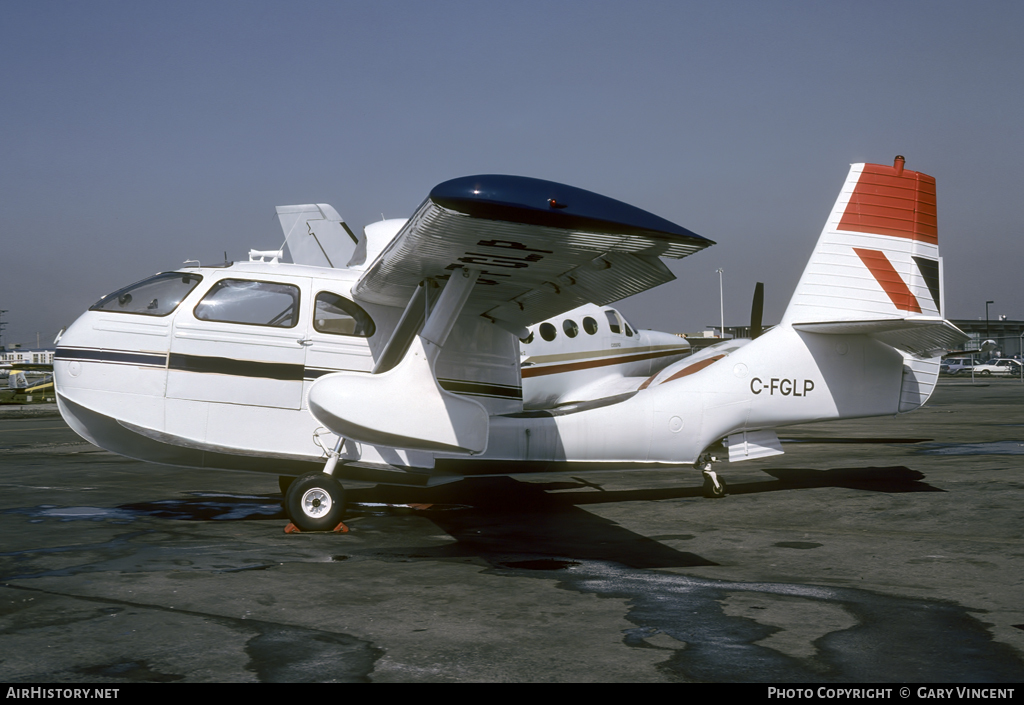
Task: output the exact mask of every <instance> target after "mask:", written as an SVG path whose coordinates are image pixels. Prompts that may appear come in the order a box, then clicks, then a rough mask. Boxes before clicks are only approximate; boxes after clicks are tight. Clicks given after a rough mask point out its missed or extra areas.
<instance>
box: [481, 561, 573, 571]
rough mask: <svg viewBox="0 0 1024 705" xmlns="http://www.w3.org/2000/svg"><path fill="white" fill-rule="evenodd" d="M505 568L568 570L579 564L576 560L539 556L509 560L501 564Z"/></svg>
mask: <svg viewBox="0 0 1024 705" xmlns="http://www.w3.org/2000/svg"><path fill="white" fill-rule="evenodd" d="M499 565H501V566H504V567H505V568H520V569H522V570H566V569H567V568H574V567H576V566H578V565H579V563H577V562H576V561H562V560H557V559H555V558H537V559H534V560H525V561H508V562H506V563H501V564H499Z"/></svg>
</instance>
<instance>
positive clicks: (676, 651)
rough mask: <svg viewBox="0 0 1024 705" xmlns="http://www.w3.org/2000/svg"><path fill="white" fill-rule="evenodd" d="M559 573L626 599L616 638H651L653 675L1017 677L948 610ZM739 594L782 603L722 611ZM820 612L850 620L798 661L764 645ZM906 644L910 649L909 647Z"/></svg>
mask: <svg viewBox="0 0 1024 705" xmlns="http://www.w3.org/2000/svg"><path fill="white" fill-rule="evenodd" d="M520 574H521V573H520ZM557 575H558V576H559V577H558V580H559V585H560V587H562V588H563V589H568V590H576V591H579V592H581V593H590V594H596V595H600V596H604V597H615V598H620V599H626V600H628V602H629V605H630V608H629V611H628V613H627V614H626V619H627V620H628V621H630V622H632V623H633V624H635V625H637V626H636V628H635V629H630V630H627V631H626V632H624V633H623V643H625V644H626V645H628V646H633V647H637V648H651V647H652V644H651V637H652V636H653V635H658V637H659V639H657V640H656V643H655V644H654V645H653V646H655V648H658V649H661V650H664V651H666V655H667V658H666V660H665V661H663V662H662V663H661V664H660V665H659V666H658V668H659V670H661V671H662V672H663V673H664V674H665V675H666V676H667V677H669V678H670V679H672V680H675V681H680V682H692V681H710V682H732V683H736V682H740V683H742V682H766V681H781V682H785V681H789V682H807V683H811V682H881V681H886V682H889V681H893V682H895V681H901V680H906V681H928V680H934V681H940V680H941V681H942V682H957V681H992V682H1011V681H1019V680H1020V679H1021V678H1022V677H1024V663H1022V662H1021V660H1020V657H1019V656H1018V655H1017V653H1016V652H1015V651H1014V650H1013V649H1012V648H1011V647H1009V646H1007V645H1006V644H1002V643H997V642H994V641H993V640H992V637H991V635H990V634H989V633H988V631H987V630H986V629H985V627H984V625H982V623H981V622H979V621H978V620H977V619H975V618H974V617H973V616H972V615H971V614H969V613H968V610H966V609H965V608H963V607H960V606H959V605H955V604H950V603H944V602H938V601H927V600H917V599H910V598H900V597H892V596H887V595H878V594H875V593H871V592H868V591H864V590H857V589H851V588H823V587H817V586H813V585H796V584H784V583H731V582H726V581H716V580H703V579H696V578H689V577H686V576H680V575H669V574H665V573H661V572H659V571H636V570H629V569H624V568H622V567H620V566H611V565H604V566H602V565H597V564H593V563H586V564H584V565H581V566H580V567H578V568H576V569H574V570H572V571H565V572H562V573H558V574H557ZM737 594H741V595H742V594H748V595H751V596H752V598H753V597H757V599H760V600H764V599H766V598H768V599H770V598H771V597H772V596H778V597H782V598H785V600H786V601H787V603H788V604H786V605H785V609H784V610H777V611H776V612H775V614H774V615H772V617H771V621H770V622H769V621H767V620H762V619H760V618H752V617H751V616H749V615H756V614H758V613H757V612H748V613H747V616H736V615H735V614H730V613H729V612H727V611H725V610H724V609H723V604H724V603H727V602H728V601H729V600H730V599H734V600H735V596H736V595H737ZM802 605H805V607H803V608H802ZM822 609H831V610H832V611H835V612H837V613H842V614H845V615H848V617H847V618H846V619H847V620H848V622H847V623H843V622H842V621H838V622H837V624H836V625H835V626H834V631H827V632H826V633H824V634H822V635H820V636H818V637H817V638H815V639H814V640H813V641H811V642H809V643H806V642H805V643H804V644H803V645H802V647H803V652H804V654H805V655H803V656H794V655H793V654H794V653H800V652H799V651H796V652H794V650H793V649H792V648H786V647H777V648H773V647H772V646H770V644H772V642H773V640H778V639H779V638H780V636H782V635H783V634H784V633H785V632H786V631H787V630H792V631H794V632H799V631H800V630H802V629H804V628H805V627H806V624H807V622H809V621H817V622H819V623H820V621H821V620H820V619H817V620H815V619H812V618H811V617H810V615H812V614H817V613H819V612H820V611H821V610H822ZM764 613H765V614H768V613H769V610H767V609H766V610H765V611H764ZM780 617H781V619H780ZM850 623H852V624H853V626H849V624H850ZM907 644H914V645H915V646H914V648H913V649H908V648H907ZM811 647H813V648H811Z"/></svg>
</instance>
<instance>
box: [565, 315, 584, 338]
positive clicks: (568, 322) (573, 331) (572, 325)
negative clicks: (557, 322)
mask: <svg viewBox="0 0 1024 705" xmlns="http://www.w3.org/2000/svg"><path fill="white" fill-rule="evenodd" d="M562 330H563V331H565V334H566V335H567V336H569V337H570V338H575V337H576V336H577V335H578V334H579V332H580V327H579V326H578V325H576V321H574V320H572V319H571V318H566V319H565V320H564V321H562Z"/></svg>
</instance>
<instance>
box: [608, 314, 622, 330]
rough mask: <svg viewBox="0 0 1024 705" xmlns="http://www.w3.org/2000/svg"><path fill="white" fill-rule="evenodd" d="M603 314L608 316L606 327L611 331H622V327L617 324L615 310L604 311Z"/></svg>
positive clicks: (617, 319)
mask: <svg viewBox="0 0 1024 705" xmlns="http://www.w3.org/2000/svg"><path fill="white" fill-rule="evenodd" d="M604 315H605V316H607V318H608V327H609V328H610V329H611V331H612V333H622V328H621V327H620V326H619V314H617V313H615V311H605V312H604Z"/></svg>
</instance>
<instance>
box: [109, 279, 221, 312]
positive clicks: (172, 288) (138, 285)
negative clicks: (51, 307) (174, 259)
mask: <svg viewBox="0 0 1024 705" xmlns="http://www.w3.org/2000/svg"><path fill="white" fill-rule="evenodd" d="M202 280H203V278H202V277H201V276H199V275H198V274H189V273H182V272H165V273H163V274H157V275H156V276H152V277H149V278H148V279H143V280H142V281H140V282H135V283H134V284H132V285H131V286H126V287H125V288H123V289H118V290H117V291H115V292H114V293H113V294H107V295H106V296H104V297H103V298H102V299H100V300H99V301H97V302H96V303H95V304H93V305H92V307H91V308H90V309H89V310H90V311H113V312H115V313H137V314H141V315H143V316H166V315H167V314H169V313H171V312H173V311H174V309H176V308H178V304H180V303H181V302H182V301H183V300H184V299H185V297H186V296H188V295H189V294H190V293H191V292H192V290H193V289H195V288H196V285H197V284H199V282H201V281H202Z"/></svg>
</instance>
